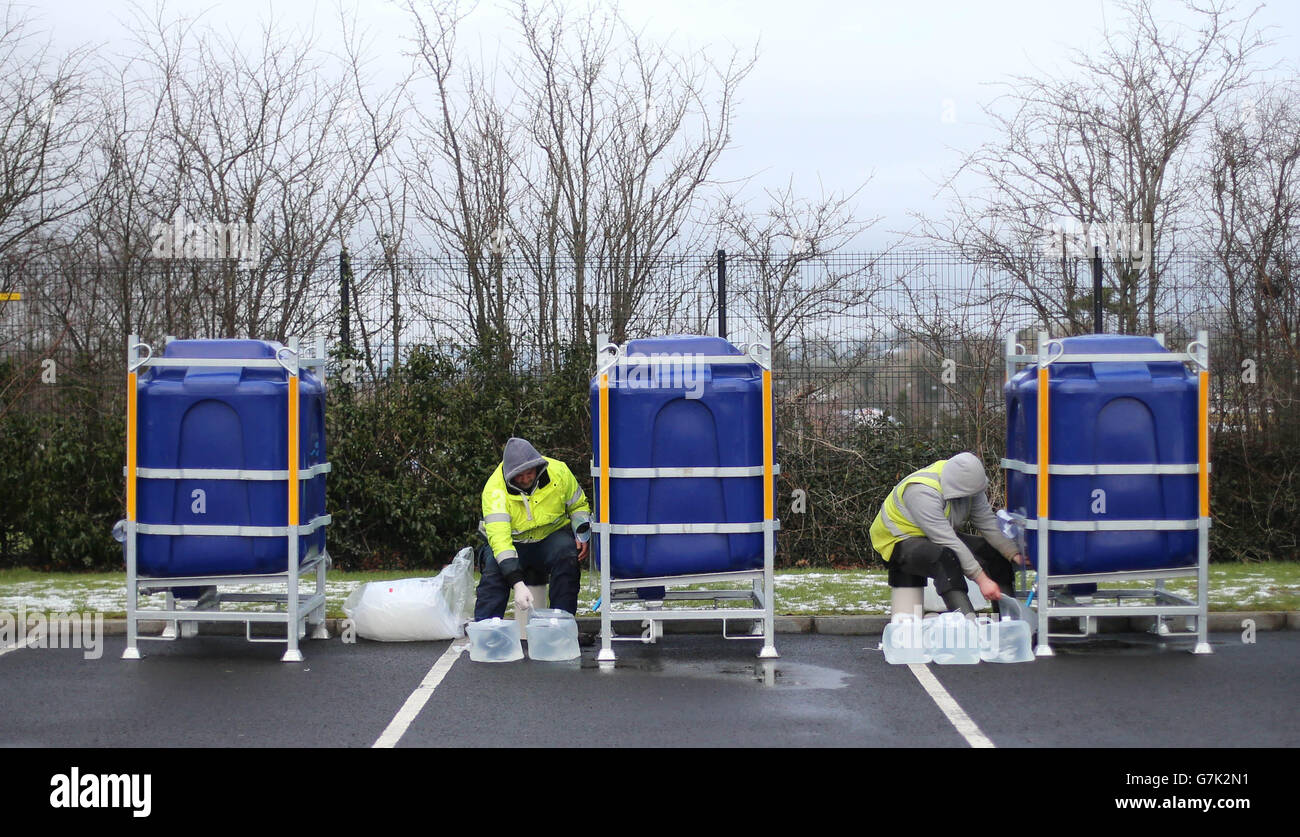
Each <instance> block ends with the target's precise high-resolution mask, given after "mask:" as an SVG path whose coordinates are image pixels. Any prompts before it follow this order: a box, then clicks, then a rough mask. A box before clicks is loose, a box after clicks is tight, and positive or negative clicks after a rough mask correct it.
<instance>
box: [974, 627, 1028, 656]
mask: <svg viewBox="0 0 1300 837" xmlns="http://www.w3.org/2000/svg"><path fill="white" fill-rule="evenodd" d="M978 627H979V635H980V659H981V660H984V661H985V662H990V663H1028V662H1033V659H1034V649H1033V632H1032V631H1030V629H1029V623H1028V622H1026V621H1025V620H1023V619H1005V618H1004V619H1003V620H1002V621H1000V622H998V621H994V620H993V619H989V618H987V617H980V619H979V623H978Z"/></svg>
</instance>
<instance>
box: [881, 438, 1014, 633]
mask: <svg viewBox="0 0 1300 837" xmlns="http://www.w3.org/2000/svg"><path fill="white" fill-rule="evenodd" d="M988 484H989V481H988V477H987V476H986V475H985V474H984V465H983V463H981V462H980V460H979V458H978V457H976V456H975V454H973V453H959V454H957V455H956V456H954V457H952V458H951V459H945V460H940V461H938V462H934V463H931V464H930V465H927V466H926V467H924V468H922V469H921V470H919V471H915V472H913V473H912V474H909V475H908V476H907V477H905V478H904V479H903V481H902V482H900V483H899V484H898V485H897V486H896V487H895V488H894V490H893V491H891V492H890V493H889V496H888V497H886V498H885V502H884V503H883V504H882V505H881V507H880V511H879V512H878V513H877V514H876V519H875V520H874V521H873V522H872V524H871V546H872V547H873V548H874V549H875V550H876V551H877V552H879V553H880V555H881V557H882V558H884V559H885V563H886V565H887V566H888V567H889V586H890V587H891V588H893V589H894V599H895V612H896V613H897V612H898V611H899V610H900V607H899V604H898V603H899V602H900V601H902V600H904V599H906V600H907V605H906V606H904V607H902V608H901V609H902V610H903V611H904V612H906V611H908V610H910V609H911V608H912V607H920V605H921V595H920V593H921V591H920V589H919V588H923V587H925V579H926V578H933V579H934V587H935V590H936V591H937V592H938V593H939V596H940V597H941V598H942V599H943V602H944V604H945V605H946V606H947V607H948V609H949V610H956V611H959V612H961V613H964V614H967V615H970V614H973V613H974V608H973V607H972V605H971V601H970V596H969V595H968V594H967V592H966V579H967V578H969V579H971V580H972V581H974V582H975V583H976V584H977V585H978V586H979V590H980V593H981V594H982V595H983V596H984V598H986V599H988V600H989V601H991V602H996V601H997V600H998V599H999V598H1000V597H1001V595H1002V594H1004V593H1005V594H1007V595H1013V594H1014V583H1015V573H1014V570H1013V569H1012V567H1011V565H1012V564H1013V563H1014V564H1020V565H1023V564H1024V561H1025V558H1024V556H1023V555H1022V554H1020V550H1019V548H1018V547H1017V546H1016V543H1015V541H1012V540H1010V539H1009V538H1007V537H1006V536H1005V535H1003V534H1002V531H1001V529H1000V527H999V526H998V519H997V516H996V515H995V514H994V513H993V509H992V508H991V507H990V506H989V498H988V495H987V494H986V493H985V491H986V490H987V489H988ZM968 522H969V523H970V524H971V525H973V526H974V527H975V528H976V529H978V530H979V532H980V535H982V536H983V537H980V536H978V535H964V534H963V535H959V534H957V530H958V529H960V528H961V527H963V526H965V525H966V524H967V523H968ZM913 588H915V591H914V594H913V595H911V596H907V595H903V596H901V597H900V593H904V592H905V591H906V592H912V590H913Z"/></svg>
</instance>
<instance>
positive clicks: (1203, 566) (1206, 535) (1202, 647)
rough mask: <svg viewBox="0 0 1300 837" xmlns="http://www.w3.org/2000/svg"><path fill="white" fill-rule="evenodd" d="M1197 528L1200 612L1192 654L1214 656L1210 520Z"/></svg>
mask: <svg viewBox="0 0 1300 837" xmlns="http://www.w3.org/2000/svg"><path fill="white" fill-rule="evenodd" d="M1196 528H1197V530H1198V531H1197V535H1198V537H1199V539H1200V544H1199V547H1198V551H1199V553H1200V554H1199V558H1200V561H1199V565H1198V566H1197V568H1196V607H1197V610H1198V611H1199V612H1198V613H1197V615H1196V648H1195V649H1193V650H1192V653H1193V654H1213V653H1214V649H1213V648H1211V647H1210V637H1209V625H1208V624H1207V623H1208V622H1209V609H1210V546H1209V544H1210V519H1209V518H1208V517H1202V518H1201V519H1200V520H1198V521H1197V522H1196Z"/></svg>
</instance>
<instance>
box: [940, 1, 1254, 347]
mask: <svg viewBox="0 0 1300 837" xmlns="http://www.w3.org/2000/svg"><path fill="white" fill-rule="evenodd" d="M1120 8H1121V9H1122V11H1123V23H1122V25H1121V26H1120V27H1119V28H1117V29H1110V28H1107V29H1106V30H1105V31H1104V32H1103V33H1102V38H1101V42H1100V47H1099V48H1098V49H1096V50H1095V51H1092V52H1075V53H1074V55H1073V58H1072V60H1071V67H1070V70H1069V72H1068V73H1067V74H1065V75H1063V76H1061V77H1051V76H1048V75H1042V76H1032V77H1019V78H1016V79H1014V80H1013V81H1012V82H1011V83H1010V84H1009V85H1008V90H1007V92H1006V94H1005V96H1003V97H1002V100H1001V103H995V104H994V105H993V106H991V107H988V108H986V110H985V112H986V114H987V115H988V117H989V118H990V119H991V121H992V123H993V127H994V129H995V130H996V131H997V133H998V135H999V136H998V139H996V140H994V141H992V142H990V143H988V144H986V145H984V146H982V147H981V148H979V149H978V150H976V151H975V152H973V153H971V154H970V155H968V156H967V158H966V159H965V161H964V162H963V164H962V165H961V167H960V168H959V170H958V171H957V173H956V174H955V175H954V176H953V177H952V178H950V179H949V180H948V181H947V182H946V183H945V184H944V189H943V191H944V192H945V194H946V195H948V196H949V197H950V199H951V201H952V206H953V210H952V211H951V212H950V213H949V214H948V216H947V217H946V218H945V219H943V220H938V221H923V223H922V225H921V234H922V235H923V236H924V237H926V238H928V239H930V240H933V241H939V242H943V243H947V244H951V245H955V246H957V247H958V248H960V249H961V251H962V252H963V253H964V254H966V255H967V256H969V257H971V258H972V259H975V260H976V261H978V262H979V263H981V264H984V265H988V266H994V267H997V268H999V269H1002V270H1005V271H1007V272H1008V273H1010V274H1011V275H1013V276H1014V277H1015V278H1016V279H1017V281H1018V282H1019V285H1020V288H1021V293H1022V294H1023V295H1024V297H1025V298H1026V299H1027V300H1028V301H1029V302H1030V303H1031V304H1032V305H1034V306H1035V307H1036V308H1037V309H1038V310H1039V312H1040V314H1041V316H1042V318H1043V320H1044V321H1045V322H1061V323H1063V324H1064V327H1065V328H1066V329H1067V330H1069V331H1079V330H1083V329H1084V328H1085V327H1086V320H1085V318H1084V317H1083V316H1082V314H1083V312H1082V310H1081V306H1079V305H1078V304H1077V298H1078V292H1077V289H1076V288H1075V287H1074V278H1073V270H1074V267H1073V265H1071V264H1070V263H1069V259H1068V258H1064V256H1066V255H1067V254H1059V255H1058V254H1057V253H1055V252H1052V251H1050V250H1049V251H1047V252H1044V248H1043V244H1044V242H1045V241H1051V240H1053V237H1052V236H1050V235H1048V234H1047V233H1048V231H1050V230H1051V229H1052V228H1053V226H1056V225H1062V224H1064V225H1066V226H1067V227H1068V228H1073V229H1075V230H1085V229H1091V230H1093V231H1096V230H1097V229H1098V225H1108V226H1109V225H1117V224H1118V225H1122V226H1125V227H1127V226H1129V225H1133V227H1134V228H1135V229H1137V230H1138V231H1139V232H1138V234H1139V235H1141V231H1142V230H1150V231H1151V232H1150V240H1149V246H1148V248H1147V249H1148V250H1149V252H1147V253H1144V254H1142V255H1143V257H1142V258H1139V259H1134V258H1133V257H1132V254H1130V253H1128V252H1120V253H1118V254H1115V253H1112V254H1111V255H1112V258H1111V259H1110V262H1109V265H1108V268H1109V269H1108V274H1109V281H1110V283H1111V286H1112V291H1113V303H1112V307H1113V310H1114V312H1115V314H1116V315H1117V318H1118V321H1119V322H1118V325H1119V328H1120V330H1121V331H1126V332H1132V331H1137V330H1139V329H1146V330H1154V329H1156V328H1157V327H1158V326H1157V324H1156V320H1157V305H1158V302H1159V298H1160V292H1161V276H1162V273H1163V271H1164V269H1165V267H1166V265H1167V259H1168V257H1169V253H1170V251H1171V250H1172V248H1173V246H1174V245H1175V235H1174V234H1175V231H1176V230H1177V229H1178V228H1180V227H1181V228H1183V229H1190V227H1191V225H1192V221H1191V220H1190V218H1189V217H1188V213H1189V211H1190V210H1191V209H1192V204H1193V202H1194V196H1195V193H1196V190H1197V176H1198V166H1199V157H1198V152H1199V150H1200V149H1201V148H1203V138H1204V136H1205V134H1206V130H1207V129H1208V127H1209V125H1210V120H1211V118H1212V116H1213V112H1214V108H1215V107H1216V106H1217V105H1219V104H1220V103H1221V102H1223V101H1224V100H1225V99H1226V98H1227V97H1229V96H1230V95H1231V94H1232V93H1233V92H1235V91H1238V90H1241V89H1243V88H1244V87H1245V86H1246V85H1247V84H1249V83H1250V81H1251V80H1252V78H1253V76H1254V74H1255V72H1256V66H1255V58H1256V56H1257V54H1258V52H1259V50H1260V49H1261V47H1263V46H1264V45H1265V41H1264V39H1263V38H1262V36H1261V34H1260V32H1259V30H1258V27H1256V26H1255V25H1254V22H1253V19H1254V13H1247V14H1245V15H1242V16H1237V17H1234V16H1233V14H1232V12H1231V11H1230V8H1229V6H1228V5H1227V4H1226V3H1225V2H1220V1H1219V0H1214V1H1213V2H1210V3H1208V4H1206V5H1204V6H1200V5H1196V4H1194V3H1191V2H1188V3H1186V4H1185V9H1184V12H1185V14H1186V15H1187V16H1188V17H1190V18H1192V19H1193V20H1194V21H1195V25H1194V26H1183V25H1178V24H1174V23H1169V22H1167V21H1163V20H1161V19H1159V18H1158V17H1157V16H1156V13H1155V11H1154V9H1153V3H1152V2H1151V0H1129V1H1128V2H1124V3H1122V4H1121V5H1120ZM972 181H973V182H974V183H976V184H979V187H980V189H979V191H978V192H976V193H975V194H967V193H966V192H965V190H966V188H967V186H968V185H970V184H971V182H972ZM1111 228H1113V226H1112V227H1111ZM1058 271H1059V272H1058Z"/></svg>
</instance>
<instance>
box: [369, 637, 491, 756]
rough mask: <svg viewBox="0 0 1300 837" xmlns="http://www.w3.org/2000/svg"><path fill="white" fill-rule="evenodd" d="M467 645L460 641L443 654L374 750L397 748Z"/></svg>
mask: <svg viewBox="0 0 1300 837" xmlns="http://www.w3.org/2000/svg"><path fill="white" fill-rule="evenodd" d="M467 645H469V640H468V639H458V640H456V641H455V642H453V643H452V644H451V645H450V646H449V647H448V648H447V650H446V651H443V652H442V656H441V657H439V658H438V661H437V662H435V663H434V664H433V668H431V669H429V673H428V674H426V675H424V679H423V680H421V681H420V685H418V686H416V687H415V691H414V692H411V694H410V696H409V697H407V699H406V703H403V704H402V708H401V709H399V710H397V714H396V715H394V716H393V720H391V721H389V722H388V726H387V728H385V729H384V732H383V734H382V735H380V736H379V740H378V741H376V742H375V743H374V744H373V745H371V746H372V749H374V748H384V749H387V748H392V747H396V746H397V742H398V741H401V740H402V736H403V735H405V734H406V728H407V727H409V726H410V725H411V722H412V721H414V720H415V718H416V716H417V715H419V714H420V710H421V709H423V708H424V705H425V704H426V703H428V702H429V698H430V697H432V696H433V690H434V689H436V688H438V684H439V683H441V682H442V679H443V678H444V677H446V676H447V672H449V671H451V666H452V663H454V662H456V658H457V657H459V656H460V654H461V652H462V651H464V650H465V648H466V646H467Z"/></svg>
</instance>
